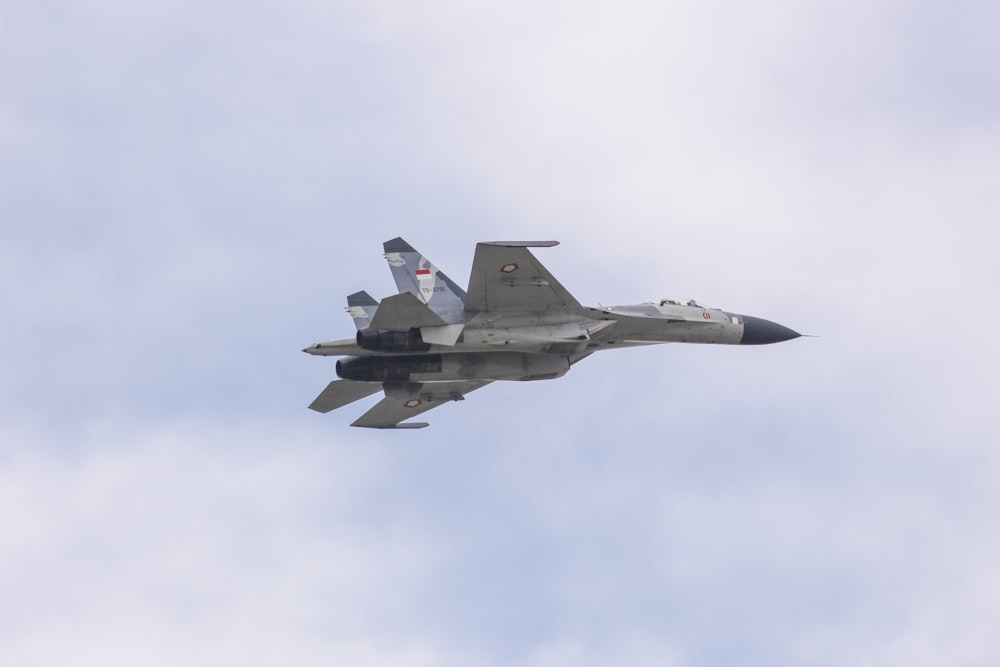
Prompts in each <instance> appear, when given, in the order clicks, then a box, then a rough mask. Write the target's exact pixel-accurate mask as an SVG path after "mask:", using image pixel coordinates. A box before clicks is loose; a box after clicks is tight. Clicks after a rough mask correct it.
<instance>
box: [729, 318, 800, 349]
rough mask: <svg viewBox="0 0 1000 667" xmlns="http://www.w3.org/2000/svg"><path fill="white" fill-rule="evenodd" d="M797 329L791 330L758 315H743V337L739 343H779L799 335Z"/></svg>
mask: <svg viewBox="0 0 1000 667" xmlns="http://www.w3.org/2000/svg"><path fill="white" fill-rule="evenodd" d="M801 335H802V334H800V333H799V332H797V331H792V330H791V329H789V328H788V327H786V326H783V325H781V324H778V323H777V322H772V321H771V320H765V319H763V318H760V317H750V316H749V315H744V316H743V338H742V339H740V345H767V344H768V343H780V342H782V341H785V340H791V339H793V338H798V337H799V336H801Z"/></svg>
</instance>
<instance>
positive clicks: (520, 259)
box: [465, 241, 581, 312]
mask: <svg viewBox="0 0 1000 667" xmlns="http://www.w3.org/2000/svg"><path fill="white" fill-rule="evenodd" d="M557 243H558V241H537V242H530V241H511V242H501V241H497V242H493V243H477V244H476V255H475V257H474V258H473V260H472V275H471V277H470V278H469V292H468V294H467V295H466V297H465V309H466V310H470V311H479V312H482V311H496V310H544V309H546V308H549V307H569V308H580V307H581V306H580V303H579V302H578V301H577V300H576V299H575V298H573V295H572V294H570V293H569V292H568V291H567V290H566V288H565V287H563V286H562V285H561V284H559V281H558V280H556V279H555V277H554V276H553V275H552V274H551V273H549V270H548V269H546V268H545V267H544V266H542V263H541V262H539V261H538V259H536V258H535V256H534V255H532V254H531V251H529V250H528V248H529V247H550V246H554V245H556V244H557Z"/></svg>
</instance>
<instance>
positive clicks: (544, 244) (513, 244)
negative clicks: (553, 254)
mask: <svg viewBox="0 0 1000 667" xmlns="http://www.w3.org/2000/svg"><path fill="white" fill-rule="evenodd" d="M479 245H497V246H502V247H504V248H551V247H552V246H556V245H559V241H480V242H479Z"/></svg>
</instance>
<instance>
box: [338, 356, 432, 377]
mask: <svg viewBox="0 0 1000 667" xmlns="http://www.w3.org/2000/svg"><path fill="white" fill-rule="evenodd" d="M440 372H441V355H440V354H428V355H423V356H419V357H347V358H346V359H341V360H340V361H338V362H337V377H339V378H341V379H344V380H355V381H357V382H408V381H409V380H410V376H411V375H413V374H420V373H440Z"/></svg>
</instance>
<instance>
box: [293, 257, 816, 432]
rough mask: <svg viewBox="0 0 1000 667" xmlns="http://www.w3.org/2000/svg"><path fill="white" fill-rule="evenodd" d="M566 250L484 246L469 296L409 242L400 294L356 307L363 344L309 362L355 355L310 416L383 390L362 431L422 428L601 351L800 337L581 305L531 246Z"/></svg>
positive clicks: (675, 309)
mask: <svg viewBox="0 0 1000 667" xmlns="http://www.w3.org/2000/svg"><path fill="white" fill-rule="evenodd" d="M557 244H558V241H536V242H530V241H513V242H492V243H478V244H476V255H475V258H474V259H473V261H472V276H471V277H470V278H469V291H468V292H465V291H463V290H462V288H461V287H459V286H458V285H457V284H455V282H454V281H453V280H451V279H450V278H449V277H448V276H446V275H445V274H444V273H443V272H441V271H439V270H438V269H437V267H435V266H434V265H433V264H431V262H430V261H428V260H427V258H426V257H424V256H423V255H421V254H420V253H419V252H417V251H416V250H414V249H413V247H412V246H410V244H408V243H407V242H406V241H404V240H403V239H401V238H395V239H392V240H391V241H386V242H385V244H384V248H385V258H386V260H387V261H388V262H389V268H390V269H391V271H392V277H393V278H394V279H395V281H396V287H397V288H398V289H399V294H396V295H395V296H390V297H387V298H385V299H382V302H381V303H379V302H377V301H376V300H375V299H373V298H372V297H371V296H369V295H368V293H366V292H357V293H355V294H352V295H350V296H349V297H347V312H348V313H349V314H350V316H351V317H352V318H353V319H354V324H355V325H356V326H357V329H358V331H357V335H356V336H355V337H354V338H349V339H344V340H332V341H328V342H325V343H316V344H315V345H310V346H309V347H307V348H305V349H304V350H303V352H308V353H309V354H314V355H319V356H342V357H346V358H344V359H340V360H338V361H337V377H339V378H341V379H339V380H334V381H333V382H331V383H330V384H329V385H328V386H327V388H326V389H324V390H323V392H322V393H321V394H320V395H319V396H317V397H316V400H315V401H313V402H312V405H310V406H309V407H310V408H311V409H313V410H316V411H317V412H329V411H330V410H334V409H336V408H339V407H342V406H344V405H347V404H348V403H352V402H354V401H357V400H360V399H362V398H365V397H366V396H370V395H372V394H374V393H376V392H378V391H380V390H381V391H383V392H384V393H385V397H384V398H383V399H382V400H381V401H380V402H379V403H378V404H376V405H375V406H374V407H373V408H372V409H371V410H369V411H368V412H366V413H365V414H363V415H362V416H361V417H360V418H359V419H358V420H357V421H355V422H354V423H353V424H352V426H362V427H367V428H423V427H424V426H427V423H425V422H406V421H405V420H407V419H409V418H410V417H414V416H416V415H418V414H420V413H422V412H426V411H427V410H430V409H432V408H436V407H437V406H439V405H441V404H442V403H445V402H447V401H460V400H463V399H464V398H465V395H466V394H468V393H469V392H472V391H475V390H477V389H480V388H481V387H485V386H486V385H488V384H489V383H491V382H493V381H495V380H549V379H552V378H557V377H561V376H563V375H565V374H566V371H568V370H569V369H570V367H571V366H572V365H573V364H575V363H576V362H578V361H580V360H581V359H585V358H586V357H588V356H590V355H591V354H593V353H594V352H597V351H598V350H607V349H614V348H619V347H633V346H637V345H653V344H657V343H718V344H725V345H762V344H766V343H777V342H780V341H785V340H791V339H792V338H798V337H799V334H798V333H796V332H795V331H792V330H791V329H789V328H788V327H785V326H782V325H780V324H776V323H774V322H771V321H769V320H764V319H761V318H759V317H751V316H749V315H737V314H734V313H730V312H727V311H724V310H720V309H718V308H708V307H706V306H703V305H701V304H700V303H698V302H696V301H694V300H689V299H662V300H660V301H656V302H650V303H643V304H638V305H632V306H607V307H603V308H590V307H587V306H582V305H580V303H579V302H578V301H577V300H576V299H575V298H573V295H571V294H570V293H569V292H568V291H567V290H566V288H565V287H563V286H562V285H561V284H560V283H559V281H558V280H556V279H555V278H554V277H553V276H552V274H551V273H549V272H548V270H547V269H546V268H545V267H544V266H542V264H541V262H539V261H538V259H537V258H535V256H534V255H532V254H531V251H530V250H528V248H546V247H550V246H554V245H557Z"/></svg>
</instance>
